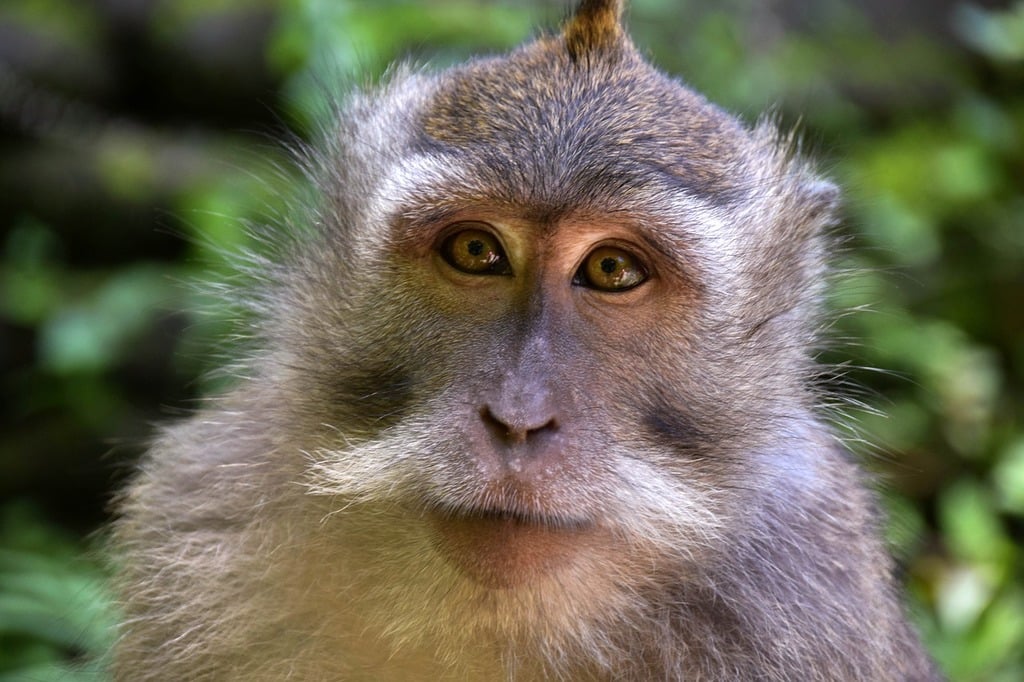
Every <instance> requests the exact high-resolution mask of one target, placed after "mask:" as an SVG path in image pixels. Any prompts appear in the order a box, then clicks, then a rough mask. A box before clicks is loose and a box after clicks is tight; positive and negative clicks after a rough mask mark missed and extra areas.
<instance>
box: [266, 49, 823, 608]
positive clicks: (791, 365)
mask: <svg viewBox="0 0 1024 682" xmlns="http://www.w3.org/2000/svg"><path fill="white" fill-rule="evenodd" d="M353 109H354V112H353V113H352V114H351V119H350V120H346V121H343V125H342V128H341V129H340V132H339V133H338V138H339V140H340V141H339V142H338V145H339V150H340V151H339V152H338V154H337V156H334V155H331V154H328V155H326V156H325V157H324V160H323V162H324V163H325V164H326V165H327V166H328V171H329V172H328V174H327V175H328V177H327V182H325V183H324V191H325V194H326V195H327V196H328V198H329V199H330V202H329V208H328V209H325V211H324V214H323V215H322V216H321V220H322V221H323V223H324V224H325V231H324V234H323V235H322V239H321V241H320V242H319V243H318V245H317V248H316V249H312V250H309V251H307V252H306V254H305V255H304V259H305V260H304V266H303V267H302V268H300V272H301V273H302V275H301V278H300V279H298V280H296V281H294V282H290V283H289V284H288V287H289V291H290V294H289V296H290V298H288V306H287V308H288V311H287V312H286V313H285V315H284V316H285V317H287V319H288V322H287V323H286V324H287V325H288V326H289V329H290V332H289V333H291V334H292V335H293V336H296V338H297V339H298V340H297V342H296V343H294V344H290V348H293V349H294V350H291V351H289V352H288V354H287V358H286V361H285V362H284V363H282V364H284V365H286V366H287V368H288V369H287V372H286V373H288V374H289V376H292V377H293V378H292V379H291V380H290V381H291V383H292V384H293V385H294V387H295V395H296V398H295V404H294V405H292V406H291V408H292V409H293V410H294V411H295V412H296V413H301V418H298V421H297V423H299V424H300V425H303V428H306V429H307V430H308V431H307V435H306V436H305V440H306V442H307V444H308V446H307V447H306V448H305V450H306V451H307V452H309V453H311V456H312V461H311V463H310V465H309V472H308V477H307V481H306V482H307V483H308V484H309V489H310V490H311V491H312V492H313V493H317V494H319V495H322V496H327V497H328V498H329V499H330V501H331V502H330V504H332V505H334V506H333V508H331V509H329V510H328V511H330V512H336V514H335V515H334V516H332V517H330V518H335V517H342V516H344V517H349V518H352V519H356V520H358V519H364V520H366V522H367V524H368V526H367V527H370V526H372V529H371V530H369V531H368V532H367V534H366V542H367V543H371V544H372V543H377V544H376V545H373V546H375V547H378V548H381V547H385V546H387V547H389V548H390V549H389V550H387V551H390V552H391V553H392V555H394V554H396V553H398V554H403V555H407V556H412V555H413V552H412V550H411V549H410V550H408V552H406V550H405V549H402V545H403V543H405V544H408V545H409V546H416V547H418V548H420V549H422V551H424V552H426V553H427V554H428V556H429V557H431V558H430V559H429V561H435V560H436V561H438V562H441V564H443V565H444V566H447V567H448V569H450V570H451V572H452V575H453V576H455V577H453V578H452V580H455V581H459V580H463V581H466V582H467V583H472V584H475V585H477V586H482V588H483V589H487V590H495V589H499V590H511V591H513V592H515V591H520V592H524V593H533V594H536V595H544V594H558V593H560V592H559V591H561V592H565V591H566V590H570V591H571V590H575V592H576V593H578V594H576V597H578V598H577V599H576V600H575V602H574V603H575V604H576V605H577V607H580V608H582V607H585V606H586V605H587V603H588V600H587V598H586V592H587V591H588V590H589V589H591V588H590V587H589V586H590V585H593V584H595V583H594V581H595V580H598V579H600V580H603V581H605V582H608V583H609V584H617V585H618V587H619V588H620V589H621V590H625V591H628V590H631V589H639V588H638V586H637V584H636V581H637V580H638V579H642V578H644V577H651V576H656V575H657V574H658V572H659V570H660V569H659V566H663V565H671V566H672V572H673V573H675V574H677V575H678V574H679V572H680V571H679V567H680V564H685V565H690V566H693V567H694V569H693V570H694V572H696V571H697V570H698V569H697V567H699V566H700V565H701V564H703V563H705V562H709V561H712V559H709V557H710V556H713V555H714V553H715V552H716V551H719V548H720V547H721V543H720V542H719V538H720V537H721V535H722V534H723V533H728V532H729V526H730V523H731V518H732V516H733V515H735V514H736V513H737V510H740V509H741V508H742V497H743V495H744V491H749V490H755V489H766V488H770V487H771V486H772V485H773V481H774V480H775V479H774V478H773V476H775V474H774V473H770V472H773V471H774V470H777V469H778V465H779V464H780V463H783V462H782V460H781V459H780V455H779V452H781V451H783V450H784V449H785V447H786V445H785V443H786V440H787V438H788V437H790V436H795V435H796V434H798V433H800V432H801V431H803V430H804V426H805V421H806V420H810V419H811V417H810V416H809V412H808V409H809V408H808V407H807V406H808V405H809V404H810V402H811V401H810V399H809V396H808V395H807V394H806V391H805V388H804V386H805V384H806V367H807V366H809V364H810V363H809V362H808V360H807V358H806V339H807V336H808V333H807V327H808V326H809V325H811V324H812V322H811V320H810V315H809V314H808V310H809V309H812V308H814V307H815V301H814V299H815V291H816V288H815V286H816V285H814V286H812V285H811V284H809V283H810V282H814V281H816V278H817V276H818V275H819V274H820V273H819V270H820V267H821V266H820V246H819V245H818V244H817V238H818V237H817V235H818V231H819V228H820V226H821V224H822V222H824V221H825V220H826V219H827V216H826V213H827V210H826V208H827V205H828V204H829V203H830V202H831V200H832V193H831V190H830V189H829V188H828V187H825V186H823V185H820V184H819V185H812V184H808V183H807V182H806V180H807V178H806V177H804V176H803V175H801V172H800V169H799V168H795V167H794V168H790V167H789V166H788V165H787V164H788V159H787V157H786V156H785V155H784V154H779V153H778V150H777V148H776V147H775V146H774V143H775V140H774V138H770V137H769V136H768V135H767V134H756V133H754V132H751V131H748V130H746V129H745V128H743V127H742V126H740V125H739V124H738V123H737V122H736V121H735V120H734V119H732V118H731V117H729V116H727V115H726V114H724V113H723V112H721V111H719V110H718V109H716V108H714V107H713V106H711V105H710V104H708V103H707V102H705V101H704V100H703V99H701V98H700V97H699V96H697V95H695V94H693V93H692V92H690V91H688V90H686V89H685V88H683V87H682V86H681V85H679V84H678V83H675V82H672V81H669V80H668V79H666V78H664V77H663V76H661V75H660V74H658V73H657V72H655V71H654V70H653V69H651V67H649V66H648V65H646V64H645V63H644V62H643V61H642V60H641V59H640V58H639V57H638V56H637V55H636V54H635V52H634V51H633V50H632V47H631V46H630V45H628V44H622V45H618V46H617V47H616V48H615V49H614V50H611V51H609V53H608V54H607V55H605V56H604V61H603V60H602V59H598V58H596V57H595V58H594V59H591V60H589V61H577V60H575V59H573V58H571V57H570V56H568V55H567V54H566V49H565V45H564V44H563V43H562V42H561V41H560V40H559V39H545V40H541V41H539V42H538V43H536V44H534V45H531V46H528V47H527V48H524V49H523V50H521V51H519V52H517V53H514V54H513V55H512V56H510V57H508V58H504V59H498V60H488V61H482V62H474V63H471V64H470V65H468V66H466V67H463V68H461V69H459V70H456V71H454V72H451V73H448V74H446V75H444V76H442V77H439V78H436V79H425V78H422V77H419V76H405V77H404V78H399V79H398V80H397V81H396V82H395V83H393V84H392V85H391V86H390V87H389V89H387V90H386V91H385V92H384V93H383V94H381V95H380V96H379V98H378V99H377V100H366V101H357V103H356V105H354V107H353ZM331 164H335V165H334V166H332V165H331ZM823 187H824V191H822V188H823ZM782 420H788V421H787V423H786V424H785V425H784V426H785V428H781V429H780V428H779V426H780V423H781V422H782ZM324 426H326V430H325V429H324ZM308 432H316V434H317V435H316V438H315V439H313V440H312V442H310V441H311V438H310V437H309V436H308ZM383 518H386V519H387V521H386V523H381V522H380V519H383ZM402 529H405V530H402ZM406 531H407V532H406ZM374 534H376V535H374ZM389 538H390V539H389ZM395 538H400V540H399V539H395ZM420 545H422V547H421V546H420ZM387 551H385V550H383V549H382V550H381V551H380V556H379V557H378V558H379V559H380V561H382V562H384V563H388V564H389V565H391V566H395V565H398V564H399V563H401V562H399V561H397V560H395V559H394V556H391V557H388V556H384V555H385V554H387ZM426 560H427V559H422V558H421V559H417V560H416V561H426ZM389 562H390V563H389ZM409 563H410V564H412V563H414V561H412V560H410V562H409ZM637 566H641V567H642V568H640V569H639V570H638V569H637V568H636V567H637ZM418 570H419V569H417V568H412V567H410V568H409V569H408V571H409V575H411V574H412V573H414V572H416V571H418ZM423 572H426V571H425V570H424V571H423ZM684 573H685V571H684ZM624 576H629V578H628V580H627V578H625V577H624ZM638 576H639V578H638ZM395 579H396V580H401V579H402V578H400V577H395ZM652 579H656V578H652ZM545 586H546V587H545Z"/></svg>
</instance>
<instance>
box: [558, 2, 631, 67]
mask: <svg viewBox="0 0 1024 682" xmlns="http://www.w3.org/2000/svg"><path fill="white" fill-rule="evenodd" d="M623 4H624V2H623V0H581V2H580V4H579V6H577V8H576V12H575V14H573V16H572V18H571V19H570V20H569V21H568V23H566V25H565V29H564V31H563V35H564V37H565V42H566V46H567V47H568V48H569V52H570V54H572V56H573V58H574V59H578V58H579V57H580V56H582V55H584V54H587V53H588V52H594V51H600V50H607V49H609V48H612V47H615V46H616V45H618V44H619V42H620V40H621V39H622V35H623V31H622V23H621V22H622V7H623Z"/></svg>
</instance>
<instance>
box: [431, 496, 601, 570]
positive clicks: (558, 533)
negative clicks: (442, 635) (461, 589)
mask: <svg viewBox="0 0 1024 682" xmlns="http://www.w3.org/2000/svg"><path fill="white" fill-rule="evenodd" d="M429 517H430V523H431V526H432V528H433V531H434V532H433V536H434V544H435V547H436V548H437V550H438V552H439V553H440V554H441V556H443V557H444V558H445V559H446V560H447V561H448V562H449V563H450V564H452V565H453V566H454V567H455V568H456V569H458V570H459V571H460V572H461V573H462V574H463V575H465V576H466V577H467V578H469V579H471V580H473V581H475V582H477V583H479V584H480V585H483V586H484V587H488V588H492V589H512V588H517V587H528V586H530V585H531V584H532V583H535V582H537V581H540V580H543V579H545V578H547V577H550V576H551V575H552V574H554V573H557V572H559V571H561V570H565V569H566V568H569V567H570V566H572V565H573V564H574V563H575V562H576V560H577V557H578V555H579V554H580V552H582V551H585V550H586V548H587V547H588V546H590V545H591V544H593V542H594V534H595V530H594V528H593V525H592V524H590V523H587V522H579V521H572V522H563V521H559V520H546V519H535V518H532V517H526V516H523V515H518V514H514V513H506V512H496V511H486V512H467V513H452V512H449V511H434V512H431V513H430V514H429Z"/></svg>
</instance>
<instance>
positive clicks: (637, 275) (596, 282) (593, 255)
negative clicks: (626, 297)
mask: <svg viewBox="0 0 1024 682" xmlns="http://www.w3.org/2000/svg"><path fill="white" fill-rule="evenodd" d="M645 279H647V269H646V268H644V266H643V265H641V264H640V263H639V262H638V261H637V259H636V258H634V257H633V256H632V254H630V253H628V252H626V251H623V250H622V249H619V248H616V247H614V246H601V247H598V248H596V249H594V250H593V251H591V252H590V255H588V256H587V259H586V260H585V261H583V264H582V265H580V269H579V270H577V271H576V276H575V277H574V278H573V280H572V281H573V284H577V285H579V286H585V287H590V288H591V289H598V290H600V291H626V290H627V289H632V288H633V287H635V286H637V285H638V284H640V283H642V282H643V281H644V280H645Z"/></svg>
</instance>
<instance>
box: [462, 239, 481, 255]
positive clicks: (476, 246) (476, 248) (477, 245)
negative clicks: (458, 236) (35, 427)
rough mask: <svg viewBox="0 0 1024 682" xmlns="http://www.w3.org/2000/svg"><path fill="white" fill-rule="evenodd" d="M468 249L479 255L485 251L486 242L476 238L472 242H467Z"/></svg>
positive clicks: (470, 252) (471, 253)
mask: <svg viewBox="0 0 1024 682" xmlns="http://www.w3.org/2000/svg"><path fill="white" fill-rule="evenodd" d="M466 250H467V251H469V255H471V256H479V255H480V254H481V253H483V252H484V243H483V242H482V241H480V240H479V239H474V240H473V241H471V242H470V243H468V244H466Z"/></svg>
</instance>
